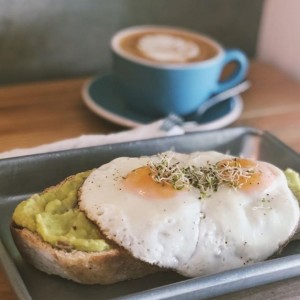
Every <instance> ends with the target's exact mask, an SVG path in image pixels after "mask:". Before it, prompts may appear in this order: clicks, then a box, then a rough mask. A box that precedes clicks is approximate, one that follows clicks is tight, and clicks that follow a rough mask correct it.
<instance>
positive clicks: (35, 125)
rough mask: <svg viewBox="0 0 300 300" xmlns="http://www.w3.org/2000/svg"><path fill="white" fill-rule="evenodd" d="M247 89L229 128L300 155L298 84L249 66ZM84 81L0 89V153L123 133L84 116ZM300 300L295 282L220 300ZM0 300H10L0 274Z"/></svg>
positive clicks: (92, 116)
mask: <svg viewBox="0 0 300 300" xmlns="http://www.w3.org/2000/svg"><path fill="white" fill-rule="evenodd" d="M249 79H250V81H251V82H252V87H251V89H250V90H249V91H247V92H245V93H244V94H243V98H244V104H245V107H244V112H243V114H242V115H241V117H240V119H239V120H238V121H236V122H235V123H234V124H233V125H232V126H252V127H257V128H260V129H264V130H267V131H269V132H271V133H272V134H274V135H275V136H277V137H278V138H279V139H281V140H282V141H283V142H285V143H286V144H287V145H289V146H290V147H291V148H293V149H294V150H295V151H297V152H299V153H300V133H299V128H300V83H298V82H296V81H294V80H292V79H291V78H289V77H288V76H286V75H285V74H283V73H282V72H279V71H278V70H276V69H275V68H273V67H271V66H268V65H265V64H262V63H259V62H252V63H251V67H250V72H249ZM85 80H86V78H76V79H69V80H59V81H50V82H40V83H30V84H22V85H15V86H8V87H0V152H2V151H5V150H9V149H13V148H20V147H21V148H22V147H32V146H36V145H40V144H43V143H49V142H54V141H57V140H61V139H65V138H71V137H76V136H79V135H81V134H97V133H109V132H117V131H121V130H125V129H126V128H123V127H120V126H118V125H115V124H112V123H110V122H108V121H106V120H104V119H102V118H100V117H98V116H96V115H95V114H93V113H92V112H91V111H89V110H88V109H87V108H86V106H85V105H84V104H83V102H82V99H81V94H80V91H81V88H82V85H83V83H84V81H85ZM287 297H289V299H296V298H297V299H300V278H294V279H290V280H286V281H283V282H280V283H275V284H271V285H267V286H262V287H258V288H255V289H250V290H246V291H242V292H238V293H235V294H232V295H227V296H222V297H220V299H278V300H279V299H284V298H287ZM0 299H6V300H15V299H16V297H15V296H14V294H13V291H12V289H11V288H10V286H9V283H8V282H7V280H6V278H5V275H4V273H3V272H1V271H0Z"/></svg>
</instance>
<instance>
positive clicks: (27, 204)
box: [13, 171, 109, 252]
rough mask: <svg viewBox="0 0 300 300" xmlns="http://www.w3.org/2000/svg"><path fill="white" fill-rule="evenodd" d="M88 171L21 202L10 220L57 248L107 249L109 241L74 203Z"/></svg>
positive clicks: (88, 250) (92, 250) (91, 250)
mask: <svg viewBox="0 0 300 300" xmlns="http://www.w3.org/2000/svg"><path fill="white" fill-rule="evenodd" d="M90 172H91V171H87V172H82V173H79V174H77V175H74V176H71V177H69V178H67V179H66V180H65V181H64V182H63V183H61V184H59V185H57V186H55V187H51V188H49V189H47V190H45V191H44V192H43V193H42V194H35V195H33V196H32V197H30V198H29V199H28V200H26V201H23V202H21V203H20V204H19V205H18V206H17V207H16V209H15V211H14V214H13V221H14V222H15V223H16V224H17V225H19V226H22V227H25V228H28V229H29V230H31V231H33V232H36V233H38V234H39V235H40V236H41V237H42V239H43V240H44V241H46V242H48V243H50V244H51V245H53V246H55V247H57V248H63V249H66V250H71V249H76V250H81V251H86V252H94V251H97V252H99V251H104V250H108V249H109V245H108V244H107V243H106V242H105V240H104V239H103V237H102V236H101V234H100V232H99V230H98V227H97V226H96V225H95V224H94V223H92V222H91V221H89V220H88V219H87V218H86V217H85V214H84V213H83V212H82V211H80V210H79V209H78V206H77V201H78V199H77V192H78V189H79V188H80V186H81V185H82V183H83V182H84V180H85V179H86V178H87V176H88V175H89V174H90Z"/></svg>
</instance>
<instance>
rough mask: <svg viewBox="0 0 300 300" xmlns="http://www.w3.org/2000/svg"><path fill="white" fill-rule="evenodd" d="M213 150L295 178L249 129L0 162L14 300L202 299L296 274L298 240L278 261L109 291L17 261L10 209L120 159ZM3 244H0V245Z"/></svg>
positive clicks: (296, 159) (271, 144)
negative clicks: (81, 173) (269, 165)
mask: <svg viewBox="0 0 300 300" xmlns="http://www.w3.org/2000/svg"><path fill="white" fill-rule="evenodd" d="M169 149H172V150H176V151H178V152H186V153H188V152H193V151H197V150H217V151H220V152H227V153H228V152H229V153H231V154H233V155H242V156H247V157H253V158H256V159H260V160H264V161H269V162H271V163H273V164H275V165H277V166H278V167H280V168H282V169H285V168H287V167H292V168H293V169H295V170H296V171H299V172H300V156H299V154H297V153H296V152H294V151H293V150H291V149H290V148H288V147H287V146H286V145H284V144H283V143H282V142H280V141H279V140H277V139H276V138H275V137H273V136H272V135H270V134H268V133H266V132H263V131H260V130H256V129H253V128H229V129H223V130H218V131H213V132H204V133H189V134H186V135H183V136H175V137H168V138H160V139H151V140H145V141H136V142H129V143H122V144H114V145H106V146H100V147H91V148H84V149H78V150H70V151H61V152H56V153H51V154H42V155H33V156H26V157H20V158H12V159H6V160H2V161H0V238H1V240H0V259H1V263H2V266H3V269H4V270H5V272H6V274H7V277H8V279H9V281H10V282H11V285H12V287H13V288H14V290H15V292H16V294H17V296H18V297H19V298H20V299H26V300H27V299H43V300H48V299H49V300H50V299H51V300H52V299H53V294H55V299H57V300H59V299H73V300H77V299H89V300H93V299H112V298H122V299H168V298H172V299H179V298H180V299H181V298H182V297H184V298H185V299H203V298H208V297H214V296H217V295H222V294H226V293H229V292H234V291H238V290H241V289H245V288H249V287H254V286H258V285H261V284H266V283H271V282H275V281H279V280H283V279H287V278H291V277H295V276H299V275H300V241H293V242H290V243H289V245H288V246H287V247H286V248H285V249H284V251H283V252H282V253H281V254H280V256H277V257H272V258H271V259H269V260H268V261H265V262H262V263H257V264H255V265H252V266H249V267H243V268H238V269H234V270H230V271H226V272H222V273H219V274H216V275H211V276H206V277H199V278H193V279H187V278H184V277H181V276H179V275H177V274H175V273H172V272H168V273H158V274H154V275H150V276H147V277H144V278H141V279H136V280H131V281H126V282H121V283H117V284H113V285H109V286H101V285H93V286H85V285H80V284H77V283H74V282H71V281H68V280H65V279H62V278H59V277H57V276H52V275H51V276H50V275H47V274H44V273H42V272H40V271H38V270H36V269H34V268H33V267H31V266H30V265H28V264H27V263H26V262H24V261H23V259H22V258H21V257H20V255H19V253H18V251H17V249H16V248H15V245H14V243H13V240H12V237H11V234H10V231H9V225H10V220H11V215H12V211H13V209H14V208H15V206H16V205H17V203H18V202H19V201H21V200H23V199H25V198H26V197H28V196H29V195H31V194H33V193H36V192H40V191H42V190H43V189H44V188H46V187H48V186H51V185H54V184H56V183H58V182H59V181H61V180H62V179H64V178H65V177H67V176H68V175H71V174H74V173H77V172H79V171H83V170H87V169H90V168H93V167H97V166H100V165H101V164H103V163H106V162H108V161H110V160H111V159H113V158H115V157H119V156H140V155H150V154H154V153H157V152H162V151H165V150H169ZM1 241H2V242H1Z"/></svg>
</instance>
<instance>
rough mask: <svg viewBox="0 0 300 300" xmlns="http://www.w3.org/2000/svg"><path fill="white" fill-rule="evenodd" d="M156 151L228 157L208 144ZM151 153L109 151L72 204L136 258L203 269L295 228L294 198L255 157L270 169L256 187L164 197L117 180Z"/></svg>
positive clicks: (262, 251)
mask: <svg viewBox="0 0 300 300" xmlns="http://www.w3.org/2000/svg"><path fill="white" fill-rule="evenodd" d="M164 155H166V156H168V157H172V159H174V160H177V161H180V162H181V163H183V164H186V165H195V166H203V165H206V164H207V163H208V162H209V163H216V162H218V161H220V160H223V159H228V158H231V156H229V155H224V154H221V153H217V152H212V151H210V152H196V153H192V154H190V155H187V154H179V153H174V152H167V153H165V154H164ZM157 160H158V157H157V156H152V157H140V158H126V157H121V158H117V159H115V160H113V161H111V162H110V163H108V164H106V165H103V166H101V167H100V168H98V169H96V170H95V171H93V172H92V173H91V175H90V176H89V177H88V178H87V179H86V181H85V182H84V184H83V186H82V188H81V195H80V201H79V206H80V208H81V209H82V210H83V211H85V212H86V214H87V216H88V217H89V218H90V219H91V220H92V221H94V222H95V223H96V224H98V225H99V227H100V228H101V230H102V231H103V232H104V233H105V234H106V235H107V237H108V238H110V239H112V240H114V241H115V242H117V243H118V244H119V245H120V246H122V247H124V248H125V249H127V250H128V251H130V252H131V253H132V255H133V256H135V257H136V258H138V259H141V260H143V261H146V262H149V263H152V264H157V265H159V266H162V267H165V268H172V269H174V270H176V271H177V272H179V273H181V274H183V275H185V276H198V275H204V274H211V273H216V272H219V271H223V270H227V269H231V268H235V267H239V266H243V265H247V264H252V263H254V262H257V261H261V260H264V259H266V258H268V257H270V256H271V255H272V254H273V253H274V252H276V251H277V250H278V249H279V248H280V247H281V246H282V245H283V244H285V243H286V242H287V240H288V239H289V237H290V236H291V235H292V234H293V233H294V231H295V230H296V227H297V224H298V220H299V205H298V202H297V200H296V199H295V197H294V195H293V194H292V192H291V191H290V190H289V188H288V186H287V182H286V178H285V176H284V174H283V172H282V171H281V170H279V169H278V168H276V167H275V166H273V165H270V164H266V163H263V166H264V168H265V169H266V170H269V171H270V172H271V173H272V178H271V179H272V180H270V182H267V184H266V186H264V188H263V189H262V188H257V189H252V190H251V191H247V192H244V191H242V190H240V189H233V188H229V187H221V188H220V189H218V191H217V192H213V193H212V194H211V195H210V196H209V197H208V198H204V199H201V200H199V191H198V190H197V189H195V188H191V189H189V190H186V189H185V190H183V191H178V192H176V194H175V195H174V196H173V197H172V198H170V199H159V198H157V199H148V198H147V197H144V196H143V195H142V194H136V193H132V192H131V191H128V190H126V188H124V185H123V181H124V177H126V176H127V174H129V173H130V172H131V171H132V170H135V169H137V168H139V167H142V166H145V165H147V163H148V162H149V161H154V162H155V161H157Z"/></svg>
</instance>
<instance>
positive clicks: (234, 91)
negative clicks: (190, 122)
mask: <svg viewBox="0 0 300 300" xmlns="http://www.w3.org/2000/svg"><path fill="white" fill-rule="evenodd" d="M250 85H251V84H250V82H249V81H247V80H245V81H243V82H241V83H239V84H238V85H236V86H234V87H233V88H231V89H228V90H226V91H224V92H222V93H220V94H217V95H215V96H213V97H211V98H209V99H208V100H206V101H205V102H204V103H202V104H201V105H200V106H199V107H198V109H197V110H196V112H194V113H193V114H192V115H191V117H192V118H193V119H194V120H196V121H197V120H199V119H200V118H201V117H202V116H203V115H204V113H205V112H206V111H207V110H208V109H210V108H211V107H213V106H215V105H217V104H219V103H221V102H223V101H225V100H227V99H230V98H232V97H233V96H236V95H238V94H241V93H242V92H245V91H246V90H247V89H249V87H250Z"/></svg>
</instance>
